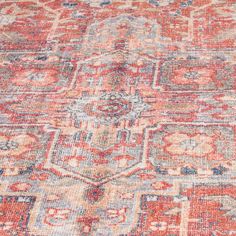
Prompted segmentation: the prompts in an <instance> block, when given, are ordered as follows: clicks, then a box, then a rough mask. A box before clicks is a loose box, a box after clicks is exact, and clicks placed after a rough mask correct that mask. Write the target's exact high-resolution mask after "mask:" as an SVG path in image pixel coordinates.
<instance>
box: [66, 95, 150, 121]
mask: <svg viewBox="0 0 236 236" xmlns="http://www.w3.org/2000/svg"><path fill="white" fill-rule="evenodd" d="M147 109H148V105H147V104H145V103H144V102H143V101H142V99H141V98H140V97H139V96H138V95H127V94H124V93H114V92H112V93H105V94H103V95H101V96H99V97H97V96H87V97H82V98H80V99H78V100H76V101H75V102H73V103H72V104H71V105H70V106H69V108H68V110H69V112H70V113H71V114H72V115H73V117H74V119H75V120H76V121H77V122H79V121H82V120H83V121H84V120H93V121H95V122H97V123H101V124H106V125H108V124H112V123H117V122H119V121H121V120H124V119H127V120H135V119H137V118H138V117H139V116H140V115H141V113H142V112H143V111H145V110H147Z"/></svg>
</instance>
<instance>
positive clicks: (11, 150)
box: [0, 134, 36, 157]
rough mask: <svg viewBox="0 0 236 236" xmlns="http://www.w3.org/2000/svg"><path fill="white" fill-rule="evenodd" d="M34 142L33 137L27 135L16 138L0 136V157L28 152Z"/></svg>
mask: <svg viewBox="0 0 236 236" xmlns="http://www.w3.org/2000/svg"><path fill="white" fill-rule="evenodd" d="M35 141H36V140H35V138H34V137H32V136H30V135H27V134H21V135H16V136H8V135H4V134H0V157H10V156H17V155H20V154H22V153H24V152H25V151H27V150H30V147H31V146H32V145H33V144H34V143H35Z"/></svg>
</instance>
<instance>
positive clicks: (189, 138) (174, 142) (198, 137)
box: [164, 132, 214, 157]
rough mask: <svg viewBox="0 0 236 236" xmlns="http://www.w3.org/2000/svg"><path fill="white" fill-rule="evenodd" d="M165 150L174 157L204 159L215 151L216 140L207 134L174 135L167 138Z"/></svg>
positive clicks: (177, 133)
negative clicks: (187, 156)
mask: <svg viewBox="0 0 236 236" xmlns="http://www.w3.org/2000/svg"><path fill="white" fill-rule="evenodd" d="M164 139H165V142H166V143H167V145H166V146H165V149H166V151H167V152H169V153H171V154H172V155H190V156H197V157H203V156H206V155H208V154H211V153H212V152H213V151H214V140H213V138H212V137H210V136H208V135H206V134H200V133H197V134H193V135H190V134H187V133H179V132H176V133H173V134H170V135H168V136H166V137H165V138H164Z"/></svg>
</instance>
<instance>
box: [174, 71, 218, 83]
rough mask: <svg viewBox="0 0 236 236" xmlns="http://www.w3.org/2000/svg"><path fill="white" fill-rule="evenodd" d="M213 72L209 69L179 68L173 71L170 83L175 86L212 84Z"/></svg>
mask: <svg viewBox="0 0 236 236" xmlns="http://www.w3.org/2000/svg"><path fill="white" fill-rule="evenodd" d="M214 75H215V71H214V70H212V69H209V68H197V67H196V68H194V67H193V68H180V69H176V70H174V71H173V77H172V81H173V82H174V83H176V84H197V85H205V84H209V83H210V82H214Z"/></svg>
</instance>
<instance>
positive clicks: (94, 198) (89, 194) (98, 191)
mask: <svg viewBox="0 0 236 236" xmlns="http://www.w3.org/2000/svg"><path fill="white" fill-rule="evenodd" d="M103 195H104V189H103V188H99V187H91V188H88V189H86V191H85V194H84V197H85V199H86V200H87V201H89V202H90V203H92V204H93V203H95V202H99V201H100V200H101V199H102V197H103Z"/></svg>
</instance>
